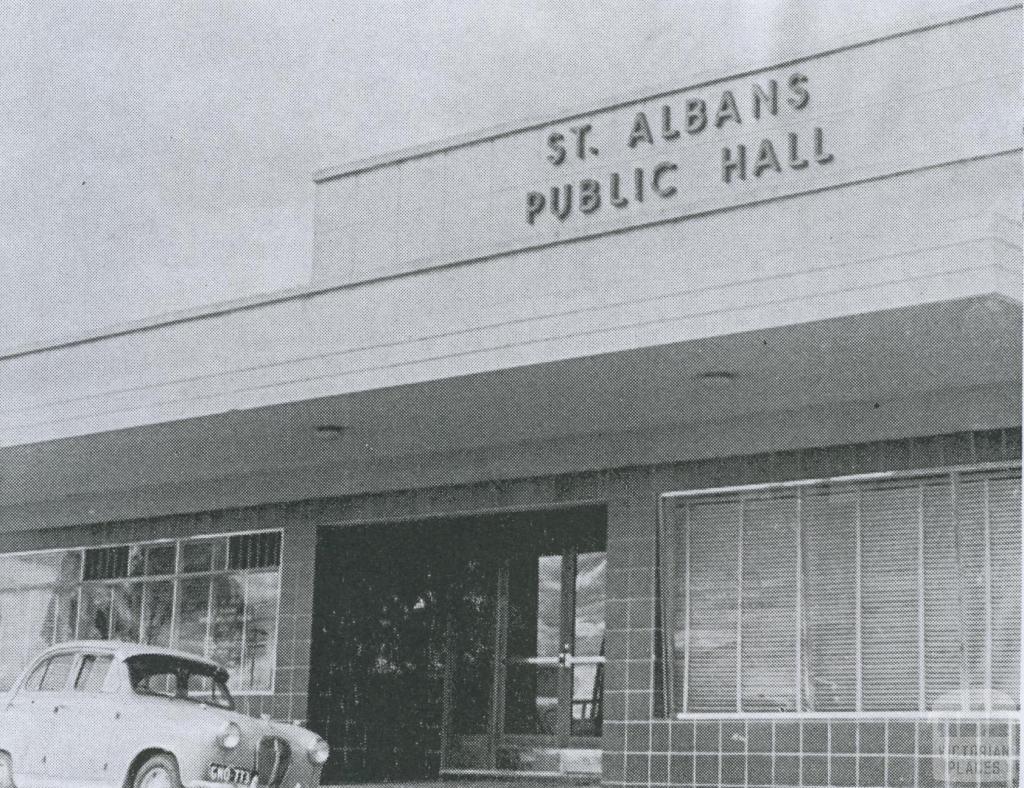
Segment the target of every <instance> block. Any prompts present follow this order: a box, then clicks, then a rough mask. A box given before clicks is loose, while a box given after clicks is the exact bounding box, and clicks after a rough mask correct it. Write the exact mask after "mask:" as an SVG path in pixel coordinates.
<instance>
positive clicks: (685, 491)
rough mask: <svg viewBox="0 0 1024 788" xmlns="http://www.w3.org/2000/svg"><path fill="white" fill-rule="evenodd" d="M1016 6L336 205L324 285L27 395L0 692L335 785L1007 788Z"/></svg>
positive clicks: (10, 436) (413, 160)
mask: <svg viewBox="0 0 1024 788" xmlns="http://www.w3.org/2000/svg"><path fill="white" fill-rule="evenodd" d="M1021 21H1022V20H1021V7H1020V6H1019V5H1014V6H1008V7H1001V6H998V7H997V6H984V7H978V8H976V9H974V10H973V11H972V12H971V13H970V14H965V15H964V16H962V17H959V18H942V19H925V20H919V23H916V24H908V25H907V27H906V28H905V29H901V30H897V31H893V32H892V34H891V35H887V36H884V37H881V38H876V39H872V40H858V39H853V38H851V39H850V40H844V41H841V42H838V43H837V46H836V47H835V48H834V49H832V50H830V51H828V52H824V53H814V54H801V55H793V56H791V57H790V56H787V57H786V58H784V59H783V62H780V63H778V64H770V65H766V66H764V67H763V68H752V69H750V70H748V71H745V72H744V73H741V74H730V75H722V76H720V77H716V78H712V79H708V80H706V81H704V82H702V83H700V84H695V85H689V86H686V87H682V88H676V87H674V88H670V89H666V90H664V91H661V92H657V93H652V94H648V95H643V96H639V97H631V98H626V99H622V100H620V101H617V102H614V103H612V104H610V105H609V106H607V107H602V108H598V109H594V110H588V111H585V112H574V113H566V114H565V115H564V116H562V117H558V118H553V119H547V120H539V121H536V122H532V123H523V124H518V125H515V126H510V127H507V128H500V129H496V130H493V131H490V132H486V133H482V134H477V135H471V136H469V137H466V138H462V139H456V140H449V141H446V142H444V143H439V144H437V145H433V146H427V147H424V148H421V149H415V150H409V151H405V152H403V153H401V154H397V155H394V156H389V157H383V158H380V159H376V160H372V161H365V162H361V163H357V164H354V165H349V166H346V167H341V168H336V169H330V170H326V171H323V172H320V173H318V174H317V175H316V176H315V180H316V190H317V196H316V207H315V210H316V215H315V238H314V260H313V275H312V280H311V282H310V283H309V285H308V286H307V287H303V288H301V289H297V290H294V291H288V292H281V293H278V294H275V295H273V296H271V297H265V298H260V299H252V300H248V301H239V302H234V303H229V304H222V305H217V306H216V307H212V308H205V309H201V310H196V311H194V312H189V313H181V314H171V315H166V316H164V317H161V318H159V319H156V320H153V321H148V322H145V323H139V324H133V325H125V326H121V327H119V328H116V329H111V330H109V331H104V332H102V333H100V334H97V335H94V336H81V337H73V338H67V339H60V340H54V341H48V342H41V343H39V344H37V345H33V346H25V347H19V348H13V349H10V350H8V351H5V352H4V353H3V354H2V356H0V387H2V390H3V392H4V400H5V406H4V408H3V416H4V419H3V423H2V424H0V633H2V637H0V644H2V645H0V678H2V682H3V684H4V685H7V684H9V683H10V682H11V681H12V680H13V677H14V676H15V675H16V673H17V671H18V670H20V668H21V667H22V666H23V665H24V664H25V662H26V660H27V659H28V658H29V657H30V656H31V655H32V654H33V653H35V652H36V651H37V650H38V649H40V648H42V647H43V646H45V645H48V644H50V643H52V642H55V641H59V640H63V639H70V638H73V637H104V638H121V639H127V640H133V641H134V640H140V641H143V642H147V643H153V644H159V645H172V646H175V647H179V648H183V649H186V650H190V651H195V652H198V653H204V654H207V655H209V656H212V657H214V658H216V659H217V660H219V661H220V662H222V663H224V664H225V665H226V666H227V667H228V668H229V670H230V672H231V676H232V679H231V686H232V690H233V692H234V693H235V694H236V695H237V697H238V698H239V700H240V703H241V705H242V707H243V708H244V709H245V710H247V711H250V712H252V713H265V714H269V715H271V716H273V717H275V718H280V719H287V720H301V721H304V722H306V723H307V724H309V725H310V726H311V727H313V728H314V729H316V730H318V732H320V733H321V734H322V735H324V736H325V738H326V739H327V740H328V741H329V742H330V744H331V746H332V758H331V761H330V762H329V764H328V769H327V772H326V776H327V778H329V779H331V780H338V781H355V780H384V779H388V780H391V779H408V778H423V777H433V776H438V775H442V776H457V775H481V774H501V775H505V774H509V773H517V774H518V773H523V772H527V773H529V774H531V775H533V776H536V777H541V776H542V777H545V778H549V779H571V780H576V781H578V780H591V781H593V780H598V779H600V780H602V781H603V782H605V783H607V784H610V785H643V786H647V785H690V786H718V785H724V786H770V785H778V786H800V785H807V786H819V785H820V786H896V785H905V786H939V785H941V786H952V785H960V784H972V785H978V784H981V783H993V784H1002V785H1017V784H1018V783H1019V776H1018V775H1019V766H1018V761H1019V738H1020V736H1019V713H1020V694H1021V672H1020V655H1021V650H1020V646H1021V500H1020V495H1021V492H1020V490H1021V485H1020V457H1021V276H1022V259H1021V225H1020V208H1019V196H1020V193H1021V164H1020V159H1021V143H1020V138H1019V108H1020V104H1021V102H1020V85H1021V66H1020V58H1019V52H1020V44H1021V32H1020V31H1021Z"/></svg>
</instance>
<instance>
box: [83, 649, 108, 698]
mask: <svg viewBox="0 0 1024 788" xmlns="http://www.w3.org/2000/svg"><path fill="white" fill-rule="evenodd" d="M113 659H114V658H113V657H111V656H107V655H99V656H98V655H96V654H86V655H85V656H84V657H82V663H81V665H80V666H79V668H78V676H77V677H76V678H75V689H76V690H81V691H82V692H99V691H100V690H102V689H103V682H104V681H105V680H106V678H107V671H108V670H109V668H110V664H111V662H113Z"/></svg>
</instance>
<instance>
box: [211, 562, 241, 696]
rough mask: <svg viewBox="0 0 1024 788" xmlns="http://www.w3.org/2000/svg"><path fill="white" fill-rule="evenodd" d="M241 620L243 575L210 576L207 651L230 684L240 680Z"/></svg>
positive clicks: (234, 684)
mask: <svg viewBox="0 0 1024 788" xmlns="http://www.w3.org/2000/svg"><path fill="white" fill-rule="evenodd" d="M244 620H245V578H244V576H243V575H238V576H224V575H222V576H220V577H215V578H214V579H213V605H212V607H211V609H210V654H209V656H210V657H211V659H214V660H216V662H217V663H219V664H220V665H221V666H222V667H224V668H225V669H226V670H227V671H228V673H229V674H231V682H230V686H231V687H232V688H234V687H235V686H236V685H237V683H238V681H239V679H240V673H241V671H240V668H241V666H242V637H243V631H242V630H243V626H244V624H243V622H244Z"/></svg>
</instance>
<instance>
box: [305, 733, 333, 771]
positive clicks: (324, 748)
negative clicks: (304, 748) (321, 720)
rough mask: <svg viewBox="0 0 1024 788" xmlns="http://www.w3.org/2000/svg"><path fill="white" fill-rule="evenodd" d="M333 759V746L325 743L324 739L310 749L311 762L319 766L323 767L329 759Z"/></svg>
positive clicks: (318, 740) (316, 742) (317, 741)
mask: <svg viewBox="0 0 1024 788" xmlns="http://www.w3.org/2000/svg"><path fill="white" fill-rule="evenodd" d="M330 757H331V745H329V744H328V743H327V742H325V741H324V740H323V739H320V738H318V739H317V740H316V741H315V742H313V744H311V745H310V747H309V760H311V761H312V762H313V763H315V764H316V765H317V766H323V765H324V764H325V763H327V759H328V758H330Z"/></svg>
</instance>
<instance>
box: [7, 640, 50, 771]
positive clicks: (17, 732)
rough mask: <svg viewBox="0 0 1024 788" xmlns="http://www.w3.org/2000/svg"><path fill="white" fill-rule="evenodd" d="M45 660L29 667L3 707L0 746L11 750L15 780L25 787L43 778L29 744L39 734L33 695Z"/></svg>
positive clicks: (36, 690)
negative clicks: (2, 738) (27, 672)
mask: <svg viewBox="0 0 1024 788" xmlns="http://www.w3.org/2000/svg"><path fill="white" fill-rule="evenodd" d="M48 663H49V660H48V659H44V660H41V661H40V662H39V663H38V664H37V665H36V666H35V667H34V668H32V670H31V672H30V673H29V674H28V677H27V678H26V679H25V680H24V681H22V682H21V685H20V686H19V687H17V689H16V690H15V692H14V694H12V695H11V696H10V697H8V698H7V703H6V706H5V708H4V731H3V737H4V741H3V746H4V747H5V748H7V750H8V751H9V752H10V754H11V759H12V761H13V766H14V780H15V784H16V785H18V786H24V787H25V788H33V786H35V785H37V784H38V783H39V782H40V781H41V780H42V779H43V772H42V768H41V767H40V768H38V769H37V768H36V766H35V760H34V756H33V755H31V754H30V752H29V748H30V747H31V746H34V742H35V741H36V740H38V738H39V736H40V735H42V729H41V728H42V726H41V722H40V720H39V719H38V712H39V707H37V706H36V703H35V695H36V693H37V692H38V690H39V684H40V682H41V681H42V678H43V675H44V674H45V673H46V666H47V665H48Z"/></svg>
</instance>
